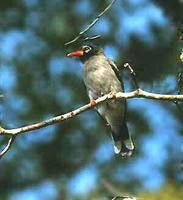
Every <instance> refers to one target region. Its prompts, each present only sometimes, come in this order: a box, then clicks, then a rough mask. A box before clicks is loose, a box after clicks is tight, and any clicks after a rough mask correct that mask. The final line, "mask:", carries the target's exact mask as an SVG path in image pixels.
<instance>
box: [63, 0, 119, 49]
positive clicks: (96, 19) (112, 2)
mask: <svg viewBox="0 0 183 200" xmlns="http://www.w3.org/2000/svg"><path fill="white" fill-rule="evenodd" d="M115 2H116V0H112V1H111V3H110V4H109V5H108V6H107V7H106V8H105V9H104V10H103V11H102V12H101V13H100V14H99V15H98V16H97V17H96V18H95V19H94V20H93V21H92V22H91V23H90V24H89V25H88V26H87V27H86V28H85V29H84V30H83V31H81V32H80V33H79V34H78V35H77V36H76V37H75V38H74V39H73V40H71V41H69V42H67V43H65V45H69V44H72V43H74V42H76V41H77V40H79V39H80V38H81V37H82V36H83V35H84V34H85V33H86V32H87V31H88V30H90V29H91V28H92V27H93V26H94V25H95V24H96V23H97V22H98V20H99V19H100V18H101V17H102V16H103V15H104V14H105V13H106V12H107V11H108V10H109V9H110V8H111V6H112V5H113V4H114V3H115Z"/></svg>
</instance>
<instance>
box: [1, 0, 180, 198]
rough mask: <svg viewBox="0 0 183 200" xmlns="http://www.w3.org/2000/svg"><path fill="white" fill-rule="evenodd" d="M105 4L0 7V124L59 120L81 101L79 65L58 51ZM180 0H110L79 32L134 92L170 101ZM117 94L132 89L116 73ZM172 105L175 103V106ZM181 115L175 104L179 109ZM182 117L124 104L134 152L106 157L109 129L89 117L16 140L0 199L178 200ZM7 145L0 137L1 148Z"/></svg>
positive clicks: (158, 106) (45, 1) (20, 1)
mask: <svg viewBox="0 0 183 200" xmlns="http://www.w3.org/2000/svg"><path fill="white" fill-rule="evenodd" d="M109 3H110V1H108V0H105V1H99V0H92V1H91V0H72V1H71V0H52V1H49V0H1V3H0V94H3V95H4V97H3V98H0V120H1V126H3V127H5V128H15V127H20V126H22V125H26V124H31V123H33V122H38V121H41V120H44V119H48V118H50V117H53V116H56V115H59V114H62V113H66V112H68V111H71V110H73V109H75V108H77V107H79V106H81V105H84V104H86V103H87V102H88V101H89V100H88V97H87V94H86V91H85V87H84V84H83V81H82V65H81V63H80V62H79V61H77V60H74V59H70V58H67V57H66V53H68V52H70V51H71V50H74V49H75V48H76V46H77V44H75V45H70V46H68V47H65V46H64V43H65V42H67V41H69V40H71V39H73V37H75V36H76V34H77V33H79V32H80V30H82V29H83V28H85V27H86V25H87V24H88V23H89V22H91V20H93V19H94V18H95V16H96V15H97V14H98V13H99V12H100V11H101V10H102V9H104V7H106V5H107V4H109ZM182 6H183V1H182V0H166V1H164V0H118V1H116V3H115V5H113V7H112V8H111V9H110V10H109V11H108V12H107V14H106V15H105V16H104V17H103V18H101V19H100V21H99V22H98V23H97V24H96V25H95V26H94V27H93V28H92V29H91V30H90V31H89V32H88V35H94V34H101V35H102V39H100V40H99V41H97V42H98V43H100V45H101V46H102V47H103V48H104V50H105V53H106V54H107V56H108V57H109V58H111V59H113V60H115V62H116V63H117V64H118V66H122V65H123V64H124V63H125V62H129V63H130V64H131V65H132V66H133V67H134V69H135V71H136V73H137V76H138V82H139V84H140V86H141V88H142V89H144V90H147V91H150V92H156V93H163V94H176V93H177V88H176V79H177V73H178V72H180V71H181V70H182V69H181V67H182V66H181V63H180V60H179V55H180V52H181V48H182V47H181V45H182V44H181V43H180V42H181V41H178V37H177V27H178V24H179V23H180V22H181V20H182V19H183V18H182V14H183V12H182V11H183V7H182ZM123 76H124V82H125V88H126V91H130V90H132V89H133V84H132V81H131V77H130V75H129V74H128V72H124V74H123ZM180 105H181V104H180ZM182 106H183V105H182ZM182 122H183V114H181V113H179V111H178V110H177V108H176V106H175V104H174V103H172V102H160V101H152V100H146V99H131V100H128V126H129V129H130V132H131V134H132V137H133V138H134V142H135V144H136V152H135V154H134V155H133V156H132V157H131V158H129V159H122V157H120V156H117V155H115V154H114V152H113V146H112V142H111V140H110V137H109V130H108V128H106V126H105V124H104V123H103V121H102V120H101V118H100V117H99V116H98V115H97V114H96V112H94V111H87V112H85V113H82V114H80V115H79V116H77V117H74V118H72V119H70V120H68V121H65V122H64V123H61V124H60V125H53V126H49V127H46V128H43V129H40V130H37V131H33V132H31V133H28V134H24V135H21V136H19V137H18V138H17V139H16V142H15V144H14V146H13V147H12V149H11V150H10V152H9V153H8V154H6V156H4V157H3V158H2V159H1V160H0V199H2V200H24V199H26V200H40V199H44V200H60V199H63V200H72V199H76V200H85V199H89V200H105V199H108V197H110V196H114V195H117V194H118V195H121V194H132V195H133V196H138V197H142V198H143V199H144V200H160V199H161V200H180V199H183V190H182V185H181V183H182V180H183V173H182V166H183V164H181V160H182V157H183V156H182V155H183V146H182V144H183V141H182V132H183V127H182ZM7 139H8V138H4V137H0V145H1V146H0V147H1V148H2V147H3V144H5V143H6V142H7Z"/></svg>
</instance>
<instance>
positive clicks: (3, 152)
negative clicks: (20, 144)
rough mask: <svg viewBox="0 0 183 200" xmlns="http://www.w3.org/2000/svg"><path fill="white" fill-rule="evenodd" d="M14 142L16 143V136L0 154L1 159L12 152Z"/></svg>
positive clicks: (12, 137)
mask: <svg viewBox="0 0 183 200" xmlns="http://www.w3.org/2000/svg"><path fill="white" fill-rule="evenodd" d="M14 141H15V136H14V135H13V136H11V138H10V139H9V140H8V143H7V145H6V146H5V148H4V149H3V150H2V151H1V152H0V159H1V158H2V157H3V156H4V155H5V154H6V153H7V152H8V151H9V150H10V148H11V147H12V145H13V142H14Z"/></svg>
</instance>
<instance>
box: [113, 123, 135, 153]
mask: <svg viewBox="0 0 183 200" xmlns="http://www.w3.org/2000/svg"><path fill="white" fill-rule="evenodd" d="M112 138H113V142H114V152H115V153H116V154H121V155H122V156H123V157H129V156H131V155H132V153H133V151H134V144H133V141H132V139H131V137H130V134H129V132H128V127H127V125H126V123H123V125H122V126H115V127H112Z"/></svg>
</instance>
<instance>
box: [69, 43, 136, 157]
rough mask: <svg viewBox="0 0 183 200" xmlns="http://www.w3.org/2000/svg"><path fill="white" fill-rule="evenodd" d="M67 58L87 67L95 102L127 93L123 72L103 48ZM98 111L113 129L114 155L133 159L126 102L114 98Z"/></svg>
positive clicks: (86, 76) (90, 48)
mask: <svg viewBox="0 0 183 200" xmlns="http://www.w3.org/2000/svg"><path fill="white" fill-rule="evenodd" d="M67 56H69V57H75V56H78V57H79V58H80V60H81V62H82V63H83V64H84V68H83V72H84V83H85V85H86V89H87V92H88V96H89V98H90V101H91V102H94V100H95V99H97V98H99V97H101V96H103V95H105V94H109V93H111V94H114V95H115V93H117V92H123V91H124V86H123V83H122V80H121V78H120V74H119V69H118V68H117V66H116V65H115V64H114V62H112V61H111V60H109V59H108V58H107V57H106V55H105V54H104V51H103V49H102V48H101V47H99V46H96V45H94V44H89V45H83V46H82V47H81V48H80V49H79V50H77V51H74V52H72V53H69V54H67ZM96 110H97V111H98V113H99V114H100V115H101V116H102V118H103V119H104V120H105V121H106V122H107V124H108V125H109V126H110V128H111V136H112V139H113V143H114V152H115V153H116V154H121V155H122V156H125V157H127V156H131V155H132V153H133V150H134V145H133V142H132V140H131V137H130V135H129V132H128V127H127V124H126V111H127V106H126V100H118V99H112V100H110V101H107V102H104V103H102V104H100V105H97V106H96Z"/></svg>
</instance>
